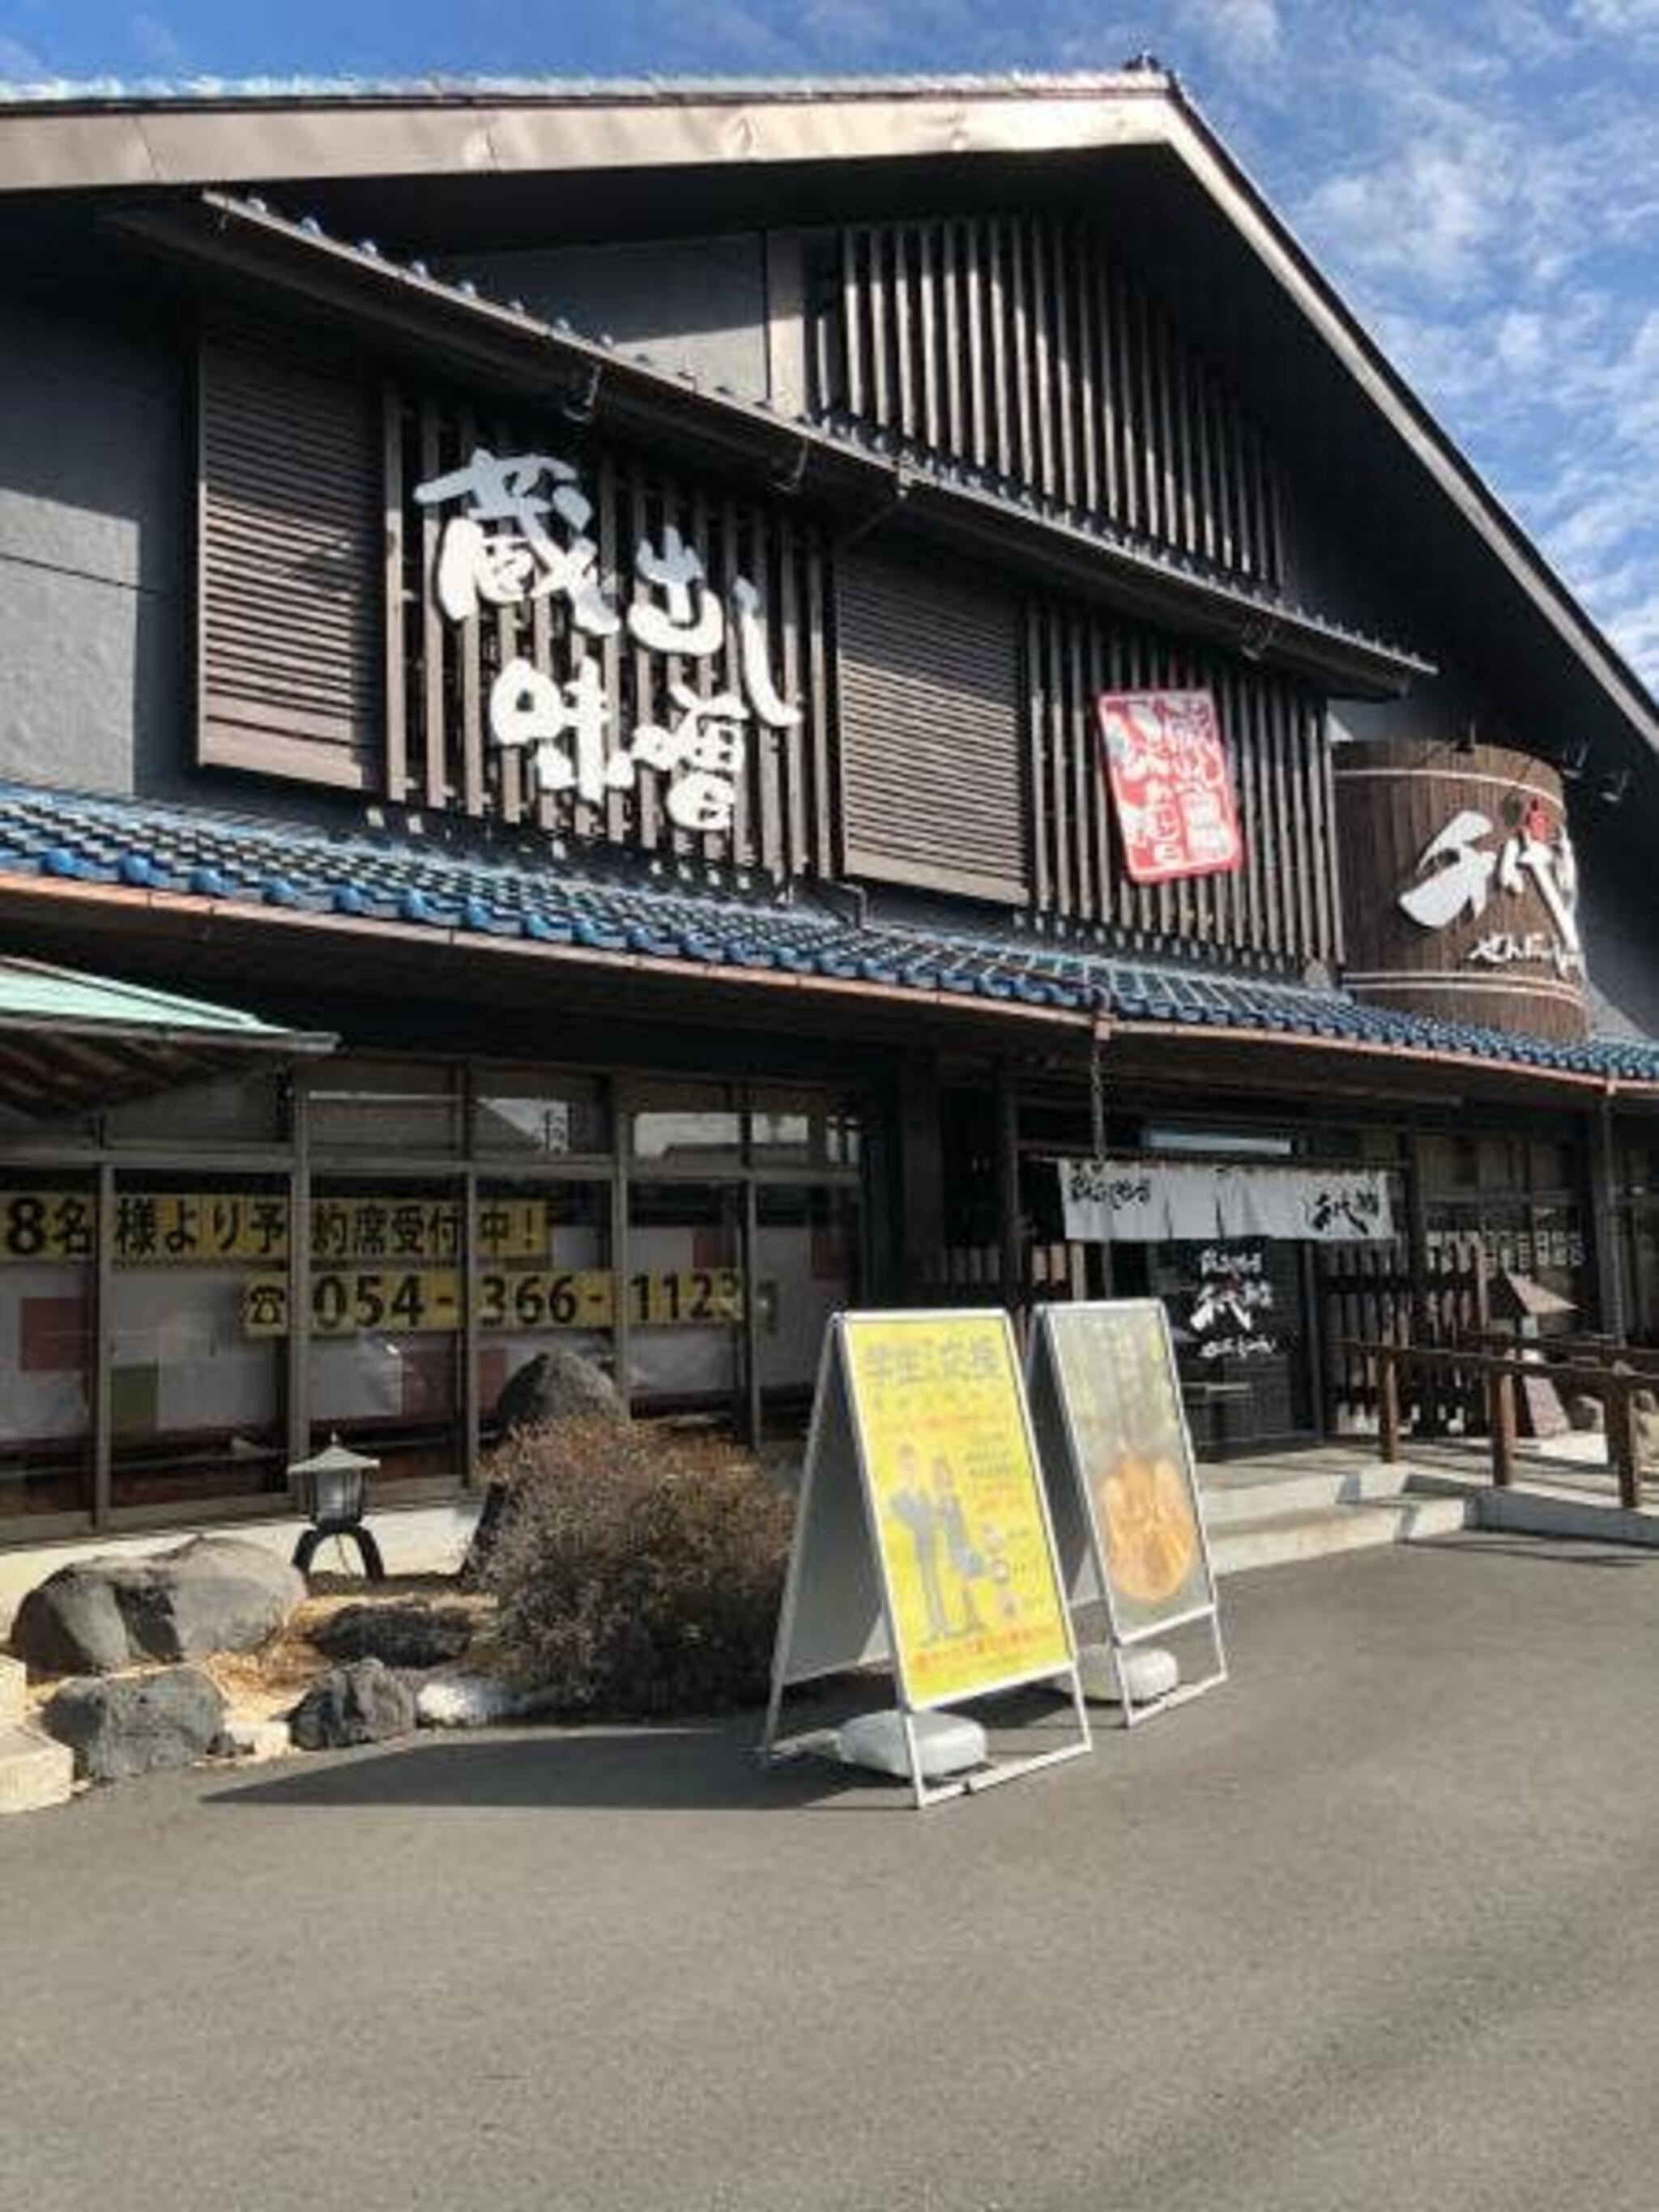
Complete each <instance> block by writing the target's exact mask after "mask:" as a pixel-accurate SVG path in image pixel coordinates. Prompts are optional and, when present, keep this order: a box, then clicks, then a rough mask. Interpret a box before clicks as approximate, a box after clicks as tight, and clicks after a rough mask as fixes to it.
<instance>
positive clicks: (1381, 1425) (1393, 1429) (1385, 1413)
mask: <svg viewBox="0 0 1659 2212" xmlns="http://www.w3.org/2000/svg"><path fill="white" fill-rule="evenodd" d="M1376 1430H1377V1443H1378V1447H1379V1449H1380V1450H1381V1453H1382V1456H1383V1459H1384V1460H1385V1461H1387V1462H1389V1463H1390V1464H1392V1462H1394V1461H1395V1460H1397V1459H1398V1458H1399V1456H1400V1360H1399V1357H1398V1355H1397V1354H1396V1352H1395V1349H1394V1346H1392V1345H1385V1346H1383V1348H1382V1349H1381V1351H1379V1352H1378V1353H1377V1368H1376Z"/></svg>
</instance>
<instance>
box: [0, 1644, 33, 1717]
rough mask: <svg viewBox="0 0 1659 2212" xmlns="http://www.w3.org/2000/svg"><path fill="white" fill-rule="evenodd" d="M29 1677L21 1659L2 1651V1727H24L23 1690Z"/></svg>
mask: <svg viewBox="0 0 1659 2212" xmlns="http://www.w3.org/2000/svg"><path fill="white" fill-rule="evenodd" d="M28 1679H29V1678H28V1670H27V1668H26V1667H25V1666H24V1664H23V1662H22V1661H21V1659H8V1658H7V1657H6V1656H5V1654H4V1653H3V1652H0V1728H21V1727H22V1725H23V1692H24V1691H25V1690H27V1687H28Z"/></svg>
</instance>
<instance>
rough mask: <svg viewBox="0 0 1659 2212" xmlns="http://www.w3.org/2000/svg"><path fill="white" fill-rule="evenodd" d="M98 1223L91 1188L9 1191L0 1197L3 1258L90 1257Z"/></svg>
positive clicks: (53, 1258) (0, 1240) (66, 1258)
mask: <svg viewBox="0 0 1659 2212" xmlns="http://www.w3.org/2000/svg"><path fill="white" fill-rule="evenodd" d="M97 1223H98V1201H97V1200H96V1199H95V1198H94V1196H93V1194H92V1193H91V1192H90V1191H79V1190H12V1191H8V1192H7V1193H6V1194H5V1195H4V1196H3V1197H0V1259H6V1260H90V1259H91V1257H92V1255H93V1249H94V1233H95V1231H96V1228H97Z"/></svg>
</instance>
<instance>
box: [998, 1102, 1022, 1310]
mask: <svg viewBox="0 0 1659 2212" xmlns="http://www.w3.org/2000/svg"><path fill="white" fill-rule="evenodd" d="M996 1100H997V1243H998V1255H999V1267H1000V1273H1001V1276H1002V1302H1003V1304H1005V1305H1006V1307H1007V1309H1008V1310H1009V1312H1010V1313H1012V1315H1013V1316H1015V1319H1016V1322H1017V1323H1018V1321H1019V1320H1020V1318H1021V1317H1022V1316H1023V1313H1024V1288H1025V1285H1024V1257H1025V1248H1024V1237H1022V1236H1021V1234H1020V1216H1019V1097H1018V1092H1017V1091H1016V1089H1015V1087H1014V1071H1013V1068H1012V1065H1011V1064H1010V1062H1009V1061H1007V1060H999V1061H998V1062H997V1073H996Z"/></svg>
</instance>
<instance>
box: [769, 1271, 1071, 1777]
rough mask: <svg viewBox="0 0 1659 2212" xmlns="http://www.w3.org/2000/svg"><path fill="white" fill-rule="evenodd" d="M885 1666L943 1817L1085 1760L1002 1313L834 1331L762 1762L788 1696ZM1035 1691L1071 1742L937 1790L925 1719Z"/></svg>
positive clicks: (915, 1763) (810, 1737)
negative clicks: (968, 1797)
mask: <svg viewBox="0 0 1659 2212" xmlns="http://www.w3.org/2000/svg"><path fill="white" fill-rule="evenodd" d="M881 1662H886V1663H887V1664H888V1665H889V1666H890V1668H891V1669H892V1673H893V1678H894V1685H895V1690H896V1703H897V1708H898V1713H899V1718H900V1723H901V1727H902V1733H903V1740H904V1744H905V1750H906V1755H907V1759H908V1771H909V1777H910V1784H911V1790H912V1792H913V1794H914V1796H915V1802H916V1804H917V1805H918V1806H924V1805H931V1804H937V1803H939V1802H943V1801H944V1800H945V1799H947V1798H951V1797H957V1796H962V1795H963V1794H964V1793H972V1792H975V1791H977V1790H983V1789H987V1788H989V1787H990V1786H991V1785H992V1784H995V1783H1000V1782H1008V1781H1012V1780H1013V1779H1014V1778H1016V1777H1017V1776H1018V1775H1023V1774H1030V1773H1032V1772H1034V1771H1036V1769H1037V1768H1038V1767H1042V1766H1049V1765H1054V1764H1056V1763H1057V1762H1058V1761H1060V1760H1061V1759H1074V1758H1077V1757H1079V1756H1080V1755H1081V1754H1082V1753H1085V1752H1086V1751H1087V1750H1088V1749H1089V1745H1090V1732H1089V1715H1088V1709H1087V1706H1086V1705H1085V1702H1084V1698H1083V1689H1082V1684H1081V1682H1080V1681H1079V1677H1078V1671H1077V1652H1076V1647H1075V1645H1074V1644H1073V1638H1072V1626H1071V1618H1070V1614H1069V1612H1068V1610H1067V1608H1066V1601H1065V1594H1064V1590H1063V1589H1062V1586H1061V1583H1060V1567H1059V1562H1058V1559H1057V1557H1056V1554H1055V1551H1054V1530H1053V1528H1052V1527H1051V1525H1050V1522H1049V1519H1048V1498H1047V1494H1046V1492H1045V1489H1044V1486H1043V1481H1042V1472H1041V1468H1040V1467H1039V1464H1038V1461H1037V1456H1036V1443H1035V1440H1034V1438H1033V1437H1032V1433H1031V1425H1030V1416H1029V1414H1028V1413H1027V1410H1026V1406H1025V1394H1024V1388H1023V1384H1022V1378H1021V1374H1020V1367H1019V1361H1018V1352H1017V1351H1016V1347H1015V1344H1014V1338H1013V1331H1012V1328H1011V1326H1010V1324H1009V1320H1008V1316H1007V1315H1006V1313H1004V1312H1002V1311H1001V1310H987V1311H978V1310H963V1311H950V1312H901V1313H841V1314H836V1315H835V1316H833V1317H832V1319H831V1321H830V1323H829V1328H827V1330H826V1331H825V1333H824V1340H823V1351H822V1352H821V1355H820V1358H819V1362H818V1375H817V1389H816V1392H815V1394H814V1398H813V1404H812V1423H811V1431H810V1433H809V1436H808V1440H807V1448H806V1462H805V1468H804V1470H803V1473H802V1478H801V1490H800V1497H799V1504H798V1506H797V1510H796V1516H795V1533H794V1541H793V1545H792V1547H791V1550H790V1557H789V1571H788V1577H787V1582H786V1584H785V1588H784V1595H783V1604H782V1608H781V1613H780V1615H779V1620H778V1632H777V1640H776V1644H775V1650H774V1654H773V1662H772V1688H771V1698H770V1701H769V1705H768V1708H767V1715H766V1729H765V1734H764V1735H763V1739H762V1743H761V1752H762V1756H763V1758H765V1759H784V1758H788V1757H792V1756H795V1755H798V1754H799V1753H803V1752H809V1751H818V1750H824V1749H828V1748H829V1737H830V1735H832V1733H833V1732H831V1731H826V1730H823V1729H817V1730H814V1731H811V1732H810V1733H808V1734H806V1735H797V1736H793V1737H788V1738H781V1737H780V1735H779V1733H778V1729H779V1723H780V1720H781V1711H782V1704H783V1698H784V1693H785V1692H786V1691H787V1690H788V1689H791V1688H793V1687H794V1686H797V1685H799V1684H801V1683H805V1682H811V1681H814V1680H822V1679H823V1677H824V1676H826V1675H830V1674H841V1673H843V1672H845V1671H847V1670H848V1669H850V1668H858V1667H865V1666H870V1665H874V1664H878V1663H881ZM1035 1682H1054V1683H1055V1684H1056V1685H1057V1686H1060V1687H1063V1688H1064V1689H1065V1690H1066V1691H1067V1692H1069V1694H1070V1697H1071V1699H1072V1704H1073V1711H1074V1713H1075V1716H1076V1720H1077V1740H1076V1741H1075V1742H1068V1743H1066V1744H1065V1745H1063V1746H1061V1747H1058V1748H1054V1749H1049V1750H1046V1751H1042V1752H1037V1753H1031V1754H1030V1755H1028V1756H1025V1757H1023V1758H1016V1759H999V1760H997V1761H996V1762H995V1763H994V1764H993V1765H988V1766H987V1767H984V1768H982V1769H979V1770H977V1771H975V1772H974V1773H972V1774H971V1775H969V1776H967V1777H965V1778H957V1779H952V1780H949V1781H945V1782H941V1783H935V1784H929V1783H928V1782H927V1780H926V1779H925V1778H924V1774H923V1771H922V1761H921V1755H920V1752H919V1747H918V1744H917V1740H916V1726H915V1723H916V1717H917V1716H918V1715H919V1714H921V1713H925V1712H933V1711H939V1710H941V1709H942V1708H944V1707H945V1706H947V1705H952V1704H956V1703H959V1702H961V1701H962V1700H963V1699H973V1698H981V1697H987V1696H990V1695H993V1694H994V1693H996V1692H1000V1691H1006V1690H1013V1689H1018V1688H1020V1687H1023V1686H1025V1685H1027V1684H1030V1683H1035Z"/></svg>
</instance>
